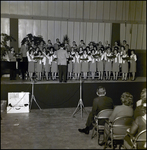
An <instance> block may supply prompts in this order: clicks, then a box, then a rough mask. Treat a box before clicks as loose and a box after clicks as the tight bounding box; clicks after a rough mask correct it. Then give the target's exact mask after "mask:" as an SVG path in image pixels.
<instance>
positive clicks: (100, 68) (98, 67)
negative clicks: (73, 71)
mask: <svg viewBox="0 0 147 150" xmlns="http://www.w3.org/2000/svg"><path fill="white" fill-rule="evenodd" d="M97 71H104V63H103V61H99V62H97Z"/></svg>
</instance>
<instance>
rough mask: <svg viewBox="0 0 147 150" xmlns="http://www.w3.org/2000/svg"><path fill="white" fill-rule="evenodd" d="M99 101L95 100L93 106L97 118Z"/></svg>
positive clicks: (93, 112)
mask: <svg viewBox="0 0 147 150" xmlns="http://www.w3.org/2000/svg"><path fill="white" fill-rule="evenodd" d="M97 106H98V101H97V99H94V100H93V105H92V114H93V115H94V116H95V115H97V109H98V107H97Z"/></svg>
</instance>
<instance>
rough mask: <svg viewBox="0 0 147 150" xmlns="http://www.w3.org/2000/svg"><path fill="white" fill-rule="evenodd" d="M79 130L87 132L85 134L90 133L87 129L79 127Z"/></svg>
mask: <svg viewBox="0 0 147 150" xmlns="http://www.w3.org/2000/svg"><path fill="white" fill-rule="evenodd" d="M78 130H79V132H82V133H85V134H89V130H87V129H85V128H84V129H78Z"/></svg>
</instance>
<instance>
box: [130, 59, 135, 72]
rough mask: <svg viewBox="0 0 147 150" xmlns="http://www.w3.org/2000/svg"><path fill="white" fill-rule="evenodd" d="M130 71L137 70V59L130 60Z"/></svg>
mask: <svg viewBox="0 0 147 150" xmlns="http://www.w3.org/2000/svg"><path fill="white" fill-rule="evenodd" d="M130 72H136V61H132V62H130Z"/></svg>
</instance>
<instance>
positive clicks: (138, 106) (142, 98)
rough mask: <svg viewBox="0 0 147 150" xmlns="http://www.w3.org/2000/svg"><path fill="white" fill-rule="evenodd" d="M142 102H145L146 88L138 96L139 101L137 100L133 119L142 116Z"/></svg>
mask: <svg viewBox="0 0 147 150" xmlns="http://www.w3.org/2000/svg"><path fill="white" fill-rule="evenodd" d="M143 101H146V88H144V89H143V90H142V91H141V94H140V100H138V101H137V102H136V108H135V110H134V119H136V118H137V117H138V116H142V115H143V114H142V110H141V109H142V102H143Z"/></svg>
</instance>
